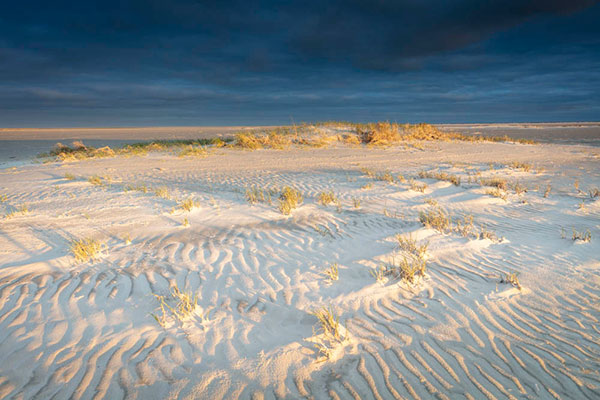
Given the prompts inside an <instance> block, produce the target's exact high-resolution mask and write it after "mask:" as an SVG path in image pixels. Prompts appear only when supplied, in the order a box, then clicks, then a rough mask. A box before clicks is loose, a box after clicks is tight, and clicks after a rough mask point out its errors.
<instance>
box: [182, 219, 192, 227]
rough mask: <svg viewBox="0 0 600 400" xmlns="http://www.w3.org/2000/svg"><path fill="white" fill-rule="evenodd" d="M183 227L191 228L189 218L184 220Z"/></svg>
mask: <svg viewBox="0 0 600 400" xmlns="http://www.w3.org/2000/svg"><path fill="white" fill-rule="evenodd" d="M181 225H183V226H184V227H188V226H190V221H189V220H188V218H187V217H185V218H184V219H183V222H182V223H181Z"/></svg>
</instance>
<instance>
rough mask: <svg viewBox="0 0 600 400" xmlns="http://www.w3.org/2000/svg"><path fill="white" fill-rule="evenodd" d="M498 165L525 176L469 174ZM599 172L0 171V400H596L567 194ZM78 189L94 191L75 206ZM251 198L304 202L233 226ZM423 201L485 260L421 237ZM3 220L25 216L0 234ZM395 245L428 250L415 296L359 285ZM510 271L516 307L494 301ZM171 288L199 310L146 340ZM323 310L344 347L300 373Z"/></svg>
mask: <svg viewBox="0 0 600 400" xmlns="http://www.w3.org/2000/svg"><path fill="white" fill-rule="evenodd" d="M515 160H519V161H527V162H531V163H533V164H534V165H535V166H536V168H539V169H543V170H542V172H522V171H516V170H514V169H511V168H508V167H506V166H501V165H500V164H497V165H496V168H495V169H494V170H493V171H490V170H489V166H488V163H489V162H497V163H503V164H506V163H509V162H511V161H515ZM599 162H600V149H598V148H593V147H586V146H566V145H564V146H563V145H547V144H544V145H516V144H490V143H475V144H473V143H429V144H427V145H426V150H425V151H420V150H414V149H413V150H406V149H400V148H389V149H368V150H367V149H365V148H344V147H338V148H326V149H295V150H284V151H279V150H258V151H254V152H246V151H240V150H231V149H220V150H217V151H216V152H215V153H214V154H211V155H209V156H207V157H205V158H177V157H174V156H170V155H165V154H151V155H149V156H146V157H131V158H123V157H117V158H107V159H99V160H87V161H80V162H73V163H62V164H61V163H51V164H31V163H27V164H25V165H22V166H20V167H18V168H6V169H4V170H1V171H0V196H1V195H3V194H5V195H6V197H7V198H6V201H5V202H4V203H0V397H2V398H44V399H45V398H57V399H67V398H86V399H87V398H139V399H162V398H238V397H239V398H271V399H272V398H276V397H286V398H287V397H289V398H300V397H309V398H312V397H314V398H330V397H333V398H342V399H346V398H384V399H387V398H441V399H456V398H474V399H481V398H578V399H594V398H598V397H600V373H599V370H600V308H599V304H600V274H599V271H600V269H599V268H600V261H599V259H600V257H599V256H598V255H599V254H600V199H599V198H596V199H590V198H589V195H587V193H581V192H578V191H577V190H576V189H575V187H574V181H575V179H578V180H579V188H580V189H581V190H582V191H587V189H588V188H589V187H600V168H598V167H599ZM452 164H453V165H454V166H453V165H452ZM360 167H370V168H373V169H375V170H378V171H383V170H389V171H391V172H393V173H394V174H398V173H401V174H403V175H405V176H406V177H407V178H408V177H416V174H417V172H418V171H419V170H421V169H426V170H430V169H432V168H438V167H440V168H443V169H446V170H447V171H449V172H452V173H455V174H458V175H460V176H461V177H462V184H461V185H460V186H458V187H457V186H453V185H452V184H450V183H447V182H440V181H434V180H429V179H425V180H423V179H418V178H417V179H418V180H419V181H422V182H426V183H427V184H428V185H429V186H428V188H427V189H426V192H425V193H424V194H423V193H418V192H414V191H411V190H408V189H409V185H408V184H407V183H395V184H387V183H386V182H382V181H374V180H372V179H370V178H369V177H367V176H365V174H363V173H361V172H360ZM468 171H471V173H475V172H476V171H481V174H482V176H483V177H486V176H502V177H506V178H508V179H509V180H510V181H519V182H520V183H522V184H523V185H526V186H527V187H528V188H529V191H528V192H527V193H525V194H523V195H521V196H518V195H516V194H514V192H511V194H510V195H509V197H508V201H506V202H505V201H503V200H501V199H497V198H493V197H491V196H488V195H486V194H485V188H482V187H481V186H479V185H478V184H471V183H468ZM65 173H71V174H74V175H76V176H77V179H76V180H75V181H69V180H67V179H65V177H64V176H65ZM92 175H100V176H107V177H110V178H111V182H110V183H108V184H106V185H104V186H94V185H92V184H90V183H89V182H88V181H87V178H88V177H89V176H92ZM369 182H370V183H372V184H373V187H372V188H371V189H361V187H362V186H363V185H365V184H367V183H369ZM141 183H145V184H146V185H148V186H149V187H154V188H155V187H161V186H166V187H167V188H168V189H169V191H170V193H171V195H172V197H173V198H175V199H185V198H187V197H188V196H193V197H195V198H196V199H197V200H198V201H199V203H200V206H199V207H198V208H196V209H194V210H192V211H191V212H183V211H176V212H175V213H173V214H171V212H170V211H171V209H172V208H173V207H174V206H176V201H175V200H167V199H162V198H159V197H157V196H154V195H152V194H151V193H147V194H145V193H142V192H139V191H128V192H125V191H124V187H125V186H126V185H127V184H141ZM547 184H551V185H552V191H551V193H550V195H549V197H548V198H544V197H543V193H544V189H545V188H546V185H547ZM251 185H258V186H260V187H266V186H277V187H282V186H283V185H292V186H295V187H296V188H298V189H299V190H301V191H302V192H303V193H304V196H305V202H304V204H303V205H302V206H301V207H300V208H298V209H296V210H295V211H294V212H293V214H292V216H290V217H286V216H283V215H282V214H281V213H279V211H278V210H277V206H276V204H275V203H274V204H273V205H269V204H257V205H249V204H248V203H247V202H246V201H245V199H244V192H245V189H246V188H247V187H249V186H251ZM536 187H539V190H537V191H536V190H535V188H536ZM324 190H333V191H334V192H335V193H336V194H338V195H339V197H340V198H341V201H342V209H341V210H337V209H336V207H335V206H332V205H330V206H326V207H325V206H322V205H319V204H317V201H316V196H317V195H318V193H319V192H321V191H324ZM586 196H587V197H586ZM354 197H356V198H359V199H360V201H361V207H360V208H359V209H354V208H353V206H352V199H353V198H354ZM426 198H433V199H435V200H436V201H437V202H438V203H439V204H440V206H442V207H444V208H445V209H446V210H448V211H449V212H450V213H451V214H452V215H455V216H460V215H464V214H472V215H473V216H474V221H475V225H476V226H479V225H485V227H486V228H487V229H488V230H491V231H493V232H495V233H496V235H498V236H499V237H504V240H502V241H500V242H494V241H490V240H487V239H486V240H481V239H474V238H464V237H462V236H460V235H458V234H456V233H452V234H440V233H438V232H437V231H434V230H431V229H426V228H424V227H423V226H422V225H421V224H420V223H419V221H418V213H419V211H420V210H424V209H426V208H427V207H429V206H428V205H426V204H425V202H424V200H425V199H426ZM582 200H583V201H584V208H583V209H580V208H578V207H579V204H581V202H582ZM523 201H526V203H523ZM22 204H27V206H28V208H29V213H27V214H24V215H21V214H16V215H14V216H12V217H11V218H9V219H2V218H1V216H3V215H4V214H6V213H8V212H10V211H12V210H16V209H17V208H18V207H19V206H20V205H22ZM184 218H187V219H188V220H189V223H190V225H189V226H187V227H184V226H183V225H182V222H183V220H184ZM561 227H564V228H565V229H566V230H567V234H568V235H570V234H571V229H572V228H576V229H577V230H580V231H582V230H587V229H589V230H590V231H591V234H592V240H591V242H590V243H582V242H579V241H577V242H573V241H572V240H570V239H568V238H567V239H563V238H561ZM398 233H406V234H408V233H411V234H412V235H413V236H414V237H416V238H418V239H419V240H420V241H422V242H424V241H428V242H429V250H428V270H427V276H426V278H425V279H423V280H420V281H419V282H418V283H417V284H415V285H408V284H406V283H403V282H399V281H398V280H394V279H389V280H388V281H387V282H385V283H383V284H382V283H378V282H377V281H376V280H375V279H374V278H373V277H372V276H371V274H370V271H371V270H372V269H373V268H375V267H377V266H378V265H379V264H380V263H382V262H386V261H388V260H391V259H392V258H393V257H395V258H396V259H398V258H401V254H402V252H401V251H400V250H398V248H397V244H396V243H395V241H394V236H395V235H396V234H398ZM85 237H91V238H95V239H98V240H100V241H103V242H104V243H105V244H106V250H105V252H104V255H103V256H102V257H101V259H100V260H98V261H95V262H86V263H79V262H76V261H75V259H74V257H73V256H72V255H71V254H70V252H69V242H70V240H72V239H74V238H85ZM127 237H129V238H130V239H131V243H130V244H128V242H127V241H126V240H125V239H126V238H127ZM335 262H337V263H338V264H339V266H340V267H339V280H338V281H335V282H332V283H330V282H328V280H327V279H326V277H325V276H324V275H323V273H322V271H323V270H324V269H325V267H327V266H328V265H329V264H330V263H335ZM511 271H518V272H520V275H519V279H520V282H521V284H522V285H523V290H521V291H519V290H518V289H516V288H512V287H511V286H510V285H506V284H501V283H499V281H500V278H499V277H500V275H501V274H503V273H507V272H511ZM175 285H177V286H178V287H179V288H181V289H182V290H188V291H191V292H193V293H197V294H198V295H199V300H198V307H197V308H196V311H195V313H194V315H192V316H191V317H189V318H187V319H186V320H185V321H183V322H180V321H177V320H175V319H173V318H170V317H169V319H168V320H167V321H166V326H165V327H164V328H163V327H161V326H160V325H159V324H158V323H157V322H156V321H155V320H154V318H153V317H152V316H151V315H150V313H157V312H159V302H158V300H157V299H156V298H155V296H154V295H155V294H157V295H166V294H168V292H169V288H171V287H173V286H175ZM324 306H326V307H329V306H331V307H332V309H333V310H334V311H335V312H336V313H337V314H339V315H340V317H341V318H340V320H341V322H342V323H343V324H344V325H345V326H346V328H347V330H348V336H349V339H348V340H347V341H345V342H344V343H341V344H339V345H338V346H337V347H335V348H334V350H333V354H332V358H331V359H330V360H328V361H322V362H318V361H319V360H318V355H317V354H316V352H315V347H314V343H313V342H314V341H315V340H317V339H318V337H319V335H320V332H319V331H318V330H317V325H316V318H315V317H314V316H312V315H311V314H310V313H311V311H313V310H315V309H318V308H320V307H324ZM207 310H208V311H209V313H208V319H203V317H202V314H203V313H204V312H205V311H207Z"/></svg>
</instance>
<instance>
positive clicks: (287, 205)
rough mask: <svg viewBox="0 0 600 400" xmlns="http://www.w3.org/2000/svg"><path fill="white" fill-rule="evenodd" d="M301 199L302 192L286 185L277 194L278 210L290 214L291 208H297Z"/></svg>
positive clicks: (302, 199)
mask: <svg viewBox="0 0 600 400" xmlns="http://www.w3.org/2000/svg"><path fill="white" fill-rule="evenodd" d="M303 201H304V198H303V197H302V193H300V192H299V191H298V190H296V189H294V188H292V187H289V186H286V187H284V188H283V190H282V191H281V194H280V195H279V211H281V213H282V214H284V215H290V214H291V213H292V210H294V209H295V208H298V206H299V205H300V204H302V202H303Z"/></svg>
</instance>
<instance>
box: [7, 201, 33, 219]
mask: <svg viewBox="0 0 600 400" xmlns="http://www.w3.org/2000/svg"><path fill="white" fill-rule="evenodd" d="M9 207H10V208H11V211H10V212H8V213H7V214H6V215H5V216H4V218H6V219H10V218H12V217H14V216H15V215H17V214H21V215H25V214H27V213H29V207H28V206H27V204H21V205H20V206H18V207H11V206H9Z"/></svg>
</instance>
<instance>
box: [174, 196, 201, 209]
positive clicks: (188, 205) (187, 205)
mask: <svg viewBox="0 0 600 400" xmlns="http://www.w3.org/2000/svg"><path fill="white" fill-rule="evenodd" d="M178 205H179V208H180V209H182V210H183V211H188V212H189V211H192V210H193V209H194V208H196V207H200V203H199V202H197V201H196V200H194V198H193V197H188V198H187V199H185V200H183V201H181V202H180V203H179V204H178Z"/></svg>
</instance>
